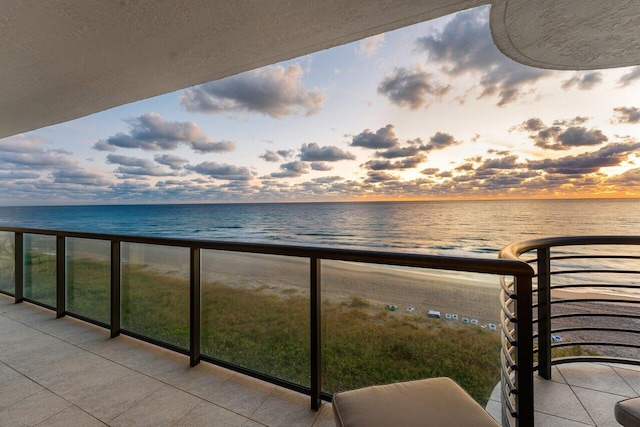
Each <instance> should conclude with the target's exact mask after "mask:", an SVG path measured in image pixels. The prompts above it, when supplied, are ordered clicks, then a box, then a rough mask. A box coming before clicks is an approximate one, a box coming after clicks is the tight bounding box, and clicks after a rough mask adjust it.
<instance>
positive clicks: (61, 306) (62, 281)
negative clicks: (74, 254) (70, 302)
mask: <svg viewBox="0 0 640 427" xmlns="http://www.w3.org/2000/svg"><path fill="white" fill-rule="evenodd" d="M65 243H66V242H65V237H64V236H56V318H57V319H59V318H61V317H64V314H65V311H66V310H67V290H66V287H67V259H66V258H67V251H66V245H65Z"/></svg>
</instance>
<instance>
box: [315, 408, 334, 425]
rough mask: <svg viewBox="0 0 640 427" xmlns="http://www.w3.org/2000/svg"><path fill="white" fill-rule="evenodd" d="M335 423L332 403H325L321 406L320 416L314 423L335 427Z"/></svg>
mask: <svg viewBox="0 0 640 427" xmlns="http://www.w3.org/2000/svg"><path fill="white" fill-rule="evenodd" d="M335 425H336V424H335V420H334V418H333V408H332V407H331V403H324V404H323V405H322V407H321V408H320V413H319V414H318V417H317V418H316V420H315V422H314V423H313V427H335Z"/></svg>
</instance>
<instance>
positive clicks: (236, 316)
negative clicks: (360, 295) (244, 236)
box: [201, 250, 310, 386]
mask: <svg viewBox="0 0 640 427" xmlns="http://www.w3.org/2000/svg"><path fill="white" fill-rule="evenodd" d="M201 304H202V314H201V318H202V329H201V334H202V341H201V347H202V348H201V350H202V353H203V354H205V355H208V356H211V357H214V358H217V359H220V360H224V361H227V362H230V363H234V364H236V365H240V366H242V367H245V368H249V369H253V370H256V371H259V372H262V373H265V374H268V375H272V376H275V377H277V378H281V379H284V380H287V381H291V382H293V383H296V384H300V385H304V386H309V384H310V368H309V364H310V355H309V341H310V339H309V260H308V259H306V258H296V257H286V256H275V255H263V254H248V253H235V252H227V251H213V250H205V251H202V300H201Z"/></svg>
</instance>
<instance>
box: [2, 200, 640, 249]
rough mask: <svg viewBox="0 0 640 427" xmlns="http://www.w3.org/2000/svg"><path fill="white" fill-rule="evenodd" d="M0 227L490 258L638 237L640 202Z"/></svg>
mask: <svg viewBox="0 0 640 427" xmlns="http://www.w3.org/2000/svg"><path fill="white" fill-rule="evenodd" d="M0 225H4V226H16V227H27V228H44V229H52V230H67V231H87V232H97V233H113V234H126V235H138V236H157V237H179V238H193V239H203V240H221V241H239V242H259V243H280V244H294V245H308V246H320V247H340V248H350V249H370V250H383V251H398V252H414V253H425V254H436V255H450V256H480V257H497V254H498V252H499V250H500V249H501V248H502V247H504V246H505V245H507V244H508V243H511V242H514V241H520V240H528V239H533V238H539V237H552V236H574V235H638V234H640V200H636V199H613V200H611V199H607V200H515V201H444V202H372V203H279V204H192V205H120V206H112V205H108V206H56V207H50V206H47V207H0Z"/></svg>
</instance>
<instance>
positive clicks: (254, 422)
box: [242, 420, 264, 427]
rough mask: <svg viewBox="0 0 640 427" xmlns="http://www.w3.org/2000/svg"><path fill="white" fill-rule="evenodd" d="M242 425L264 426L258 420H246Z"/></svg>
mask: <svg viewBox="0 0 640 427" xmlns="http://www.w3.org/2000/svg"><path fill="white" fill-rule="evenodd" d="M242 427H264V424H260V423H259V422H257V421H253V420H247V422H246V423H244V424H243V425H242Z"/></svg>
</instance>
